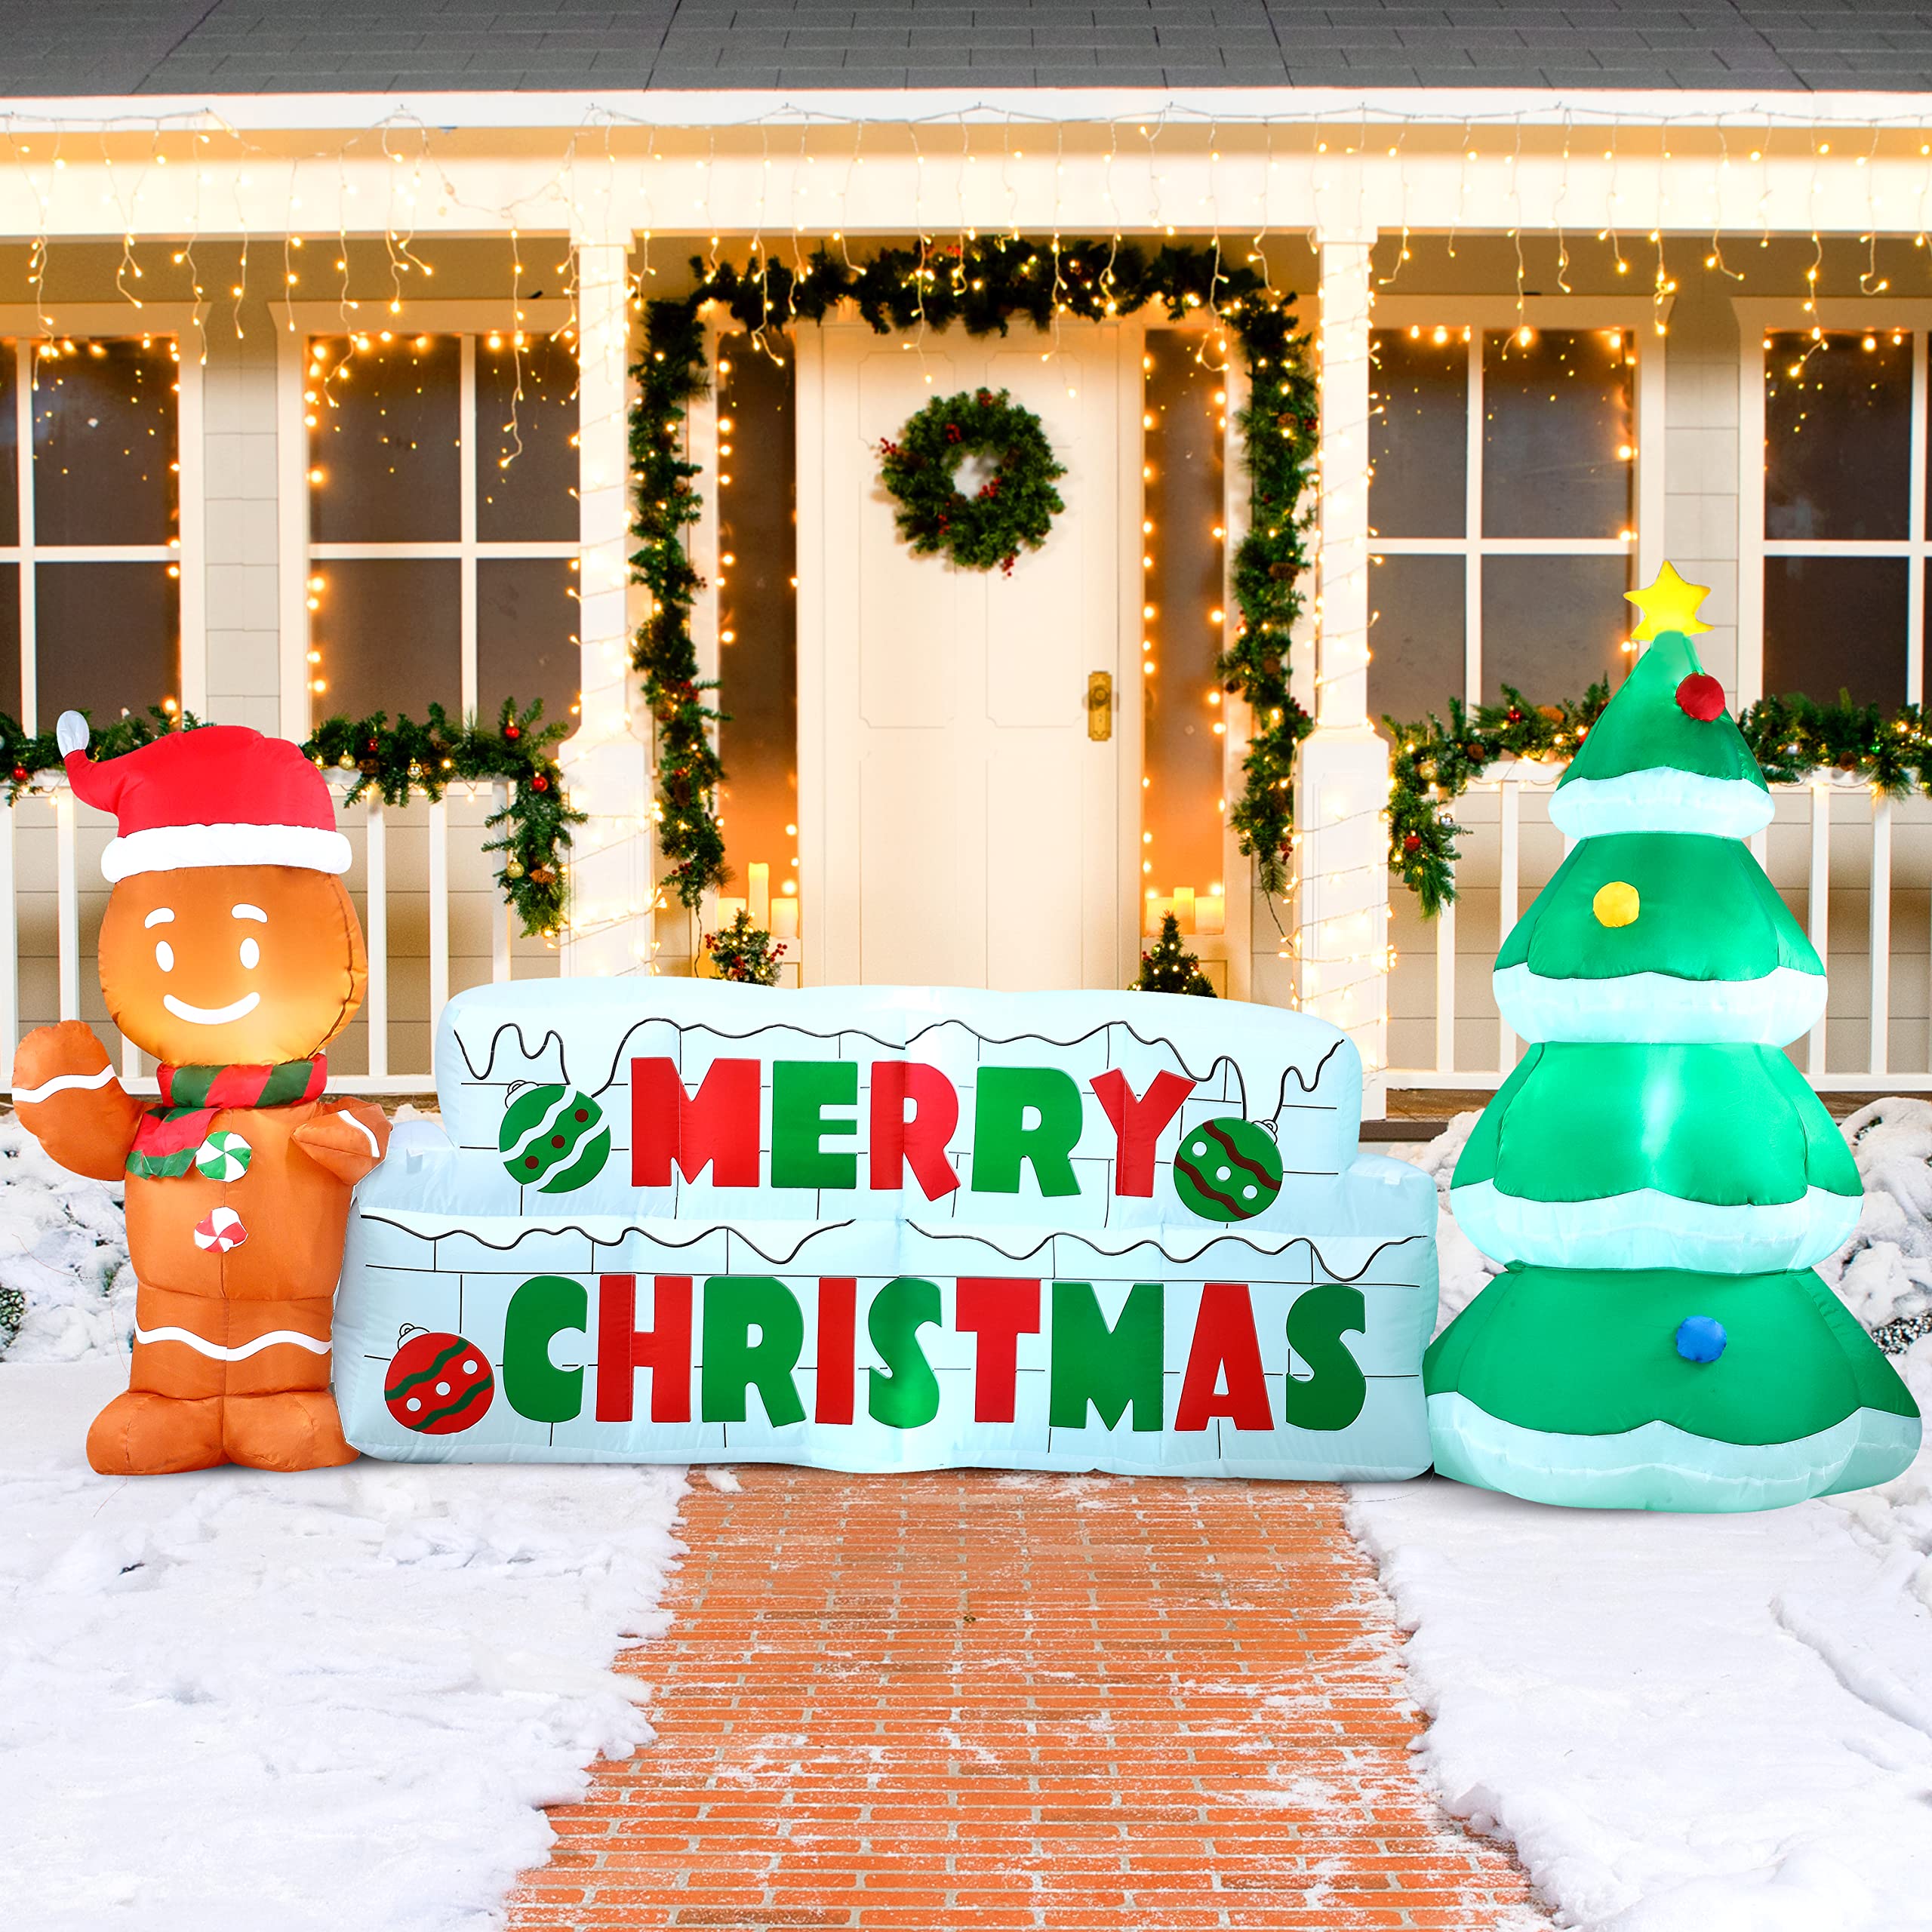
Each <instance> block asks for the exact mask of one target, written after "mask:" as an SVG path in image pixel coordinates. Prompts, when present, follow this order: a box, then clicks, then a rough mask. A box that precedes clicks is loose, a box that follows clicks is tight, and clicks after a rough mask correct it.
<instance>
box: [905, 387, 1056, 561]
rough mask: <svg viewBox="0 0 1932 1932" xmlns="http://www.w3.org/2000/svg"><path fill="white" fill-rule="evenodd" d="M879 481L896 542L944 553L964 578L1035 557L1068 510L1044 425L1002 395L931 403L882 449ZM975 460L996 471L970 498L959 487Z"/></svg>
mask: <svg viewBox="0 0 1932 1932" xmlns="http://www.w3.org/2000/svg"><path fill="white" fill-rule="evenodd" d="M878 453H879V459H880V461H879V476H880V480H881V481H882V482H883V483H884V485H885V487H886V490H887V491H888V494H890V495H891V497H892V500H893V501H894V503H897V505H898V508H897V510H896V511H895V512H894V518H895V520H896V521H897V523H898V525H899V534H900V536H902V537H904V538H905V539H906V542H907V543H909V544H910V545H911V546H912V549H913V550H914V551H915V552H916V553H918V555H921V556H930V555H932V554H933V552H935V551H943V552H945V554H946V555H947V556H949V557H950V558H952V561H954V562H955V564H957V565H959V566H960V568H961V569H962V570H975V571H989V570H991V569H992V567H993V566H994V565H995V564H997V565H998V566H999V567H1000V568H1001V570H1003V571H1008V572H1009V573H1010V572H1011V570H1012V568H1013V566H1014V562H1015V561H1017V558H1018V557H1019V555H1020V545H1021V544H1023V543H1024V544H1025V545H1026V546H1027V547H1028V548H1029V549H1034V550H1037V549H1038V548H1039V547H1040V546H1041V544H1042V543H1044V542H1045V541H1046V538H1047V532H1048V529H1050V528H1051V526H1052V524H1053V520H1054V518H1055V517H1057V515H1059V514H1060V512H1061V511H1062V510H1063V509H1066V504H1065V503H1062V502H1061V500H1060V492H1059V491H1057V490H1056V489H1055V488H1054V479H1055V478H1057V477H1061V476H1064V475H1066V466H1065V464H1063V463H1057V462H1056V461H1055V460H1054V451H1053V445H1051V443H1049V442H1048V441H1047V432H1046V431H1045V430H1044V429H1043V428H1042V427H1041V424H1040V419H1039V418H1038V417H1037V416H1035V414H1033V412H1032V411H1031V410H1030V409H1023V408H1021V407H1020V405H1019V404H1018V403H1017V402H1015V401H1014V400H1013V398H1012V397H1011V395H1009V394H1008V392H1007V391H1006V390H1004V389H1000V390H998V391H995V390H992V389H975V390H974V391H972V392H971V393H970V394H969V393H968V392H967V391H965V390H964V389H962V390H961V391H960V392H959V393H958V395H948V396H940V397H939V398H936V399H935V400H934V401H931V402H929V403H928V404H927V405H926V406H925V408H923V409H922V410H921V411H919V413H918V414H917V415H916V416H915V417H913V418H912V420H911V421H909V423H907V424H906V426H905V428H904V429H902V430H900V432H899V441H897V442H896V443H895V442H894V441H892V439H891V438H890V437H887V438H884V439H883V440H882V441H881V442H880V444H879V446H878ZM969 456H983V457H988V458H989V459H991V460H992V462H993V463H994V464H995V469H994V470H993V473H992V475H990V476H989V477H988V478H986V481H985V482H983V484H981V485H980V487H979V488H978V489H977V491H974V494H972V495H971V496H970V497H969V496H968V495H966V494H964V492H963V491H961V489H960V488H959V486H958V484H957V483H956V482H955V481H954V480H953V479H954V475H955V472H956V471H957V470H958V467H959V466H960V464H961V462H962V461H963V460H964V459H965V458H966V457H969Z"/></svg>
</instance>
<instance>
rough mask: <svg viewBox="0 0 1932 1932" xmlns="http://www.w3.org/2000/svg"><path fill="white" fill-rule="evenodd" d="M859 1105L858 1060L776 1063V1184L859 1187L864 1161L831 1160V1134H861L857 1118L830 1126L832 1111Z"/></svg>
mask: <svg viewBox="0 0 1932 1932" xmlns="http://www.w3.org/2000/svg"><path fill="white" fill-rule="evenodd" d="M858 1104H859V1063H858V1062H857V1060H774V1061H773V1062H772V1063H771V1184H772V1186H774V1187H857V1186H858V1184H859V1157H858V1155H856V1154H828V1153H827V1152H826V1151H825V1149H823V1147H821V1146H820V1145H819V1143H820V1141H821V1140H823V1139H824V1137H826V1135H827V1134H855V1135H856V1134H857V1132H858V1131H859V1121H858V1117H857V1115H856V1114H855V1115H854V1116H853V1118H851V1119H850V1120H827V1119H826V1118H825V1110H826V1108H827V1107H856V1106H857V1105H858Z"/></svg>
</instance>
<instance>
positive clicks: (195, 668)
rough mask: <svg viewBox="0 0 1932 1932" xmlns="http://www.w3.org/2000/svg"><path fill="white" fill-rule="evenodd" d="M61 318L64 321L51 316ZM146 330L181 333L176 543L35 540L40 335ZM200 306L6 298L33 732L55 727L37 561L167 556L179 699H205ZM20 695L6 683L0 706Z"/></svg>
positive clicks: (2, 346)
mask: <svg viewBox="0 0 1932 1932" xmlns="http://www.w3.org/2000/svg"><path fill="white" fill-rule="evenodd" d="M56 323H57V324H58V325H59V326H58V327H54V326H51V325H53V324H56ZM143 337H148V338H151V339H152V340H156V341H171V342H173V343H174V345H175V347H176V349H177V356H178V359H177V361H176V363H175V365H174V366H175V369H176V371H177V375H176V388H175V395H174V445H175V447H174V464H175V472H174V488H175V502H176V505H177V512H176V518H175V531H174V541H173V542H172V543H37V542H36V541H35V533H34V499H33V461H34V448H33V373H34V372H33V349H34V346H35V344H36V343H43V342H69V341H72V342H109V341H115V342H132V341H138V340H141V339H142V338H143ZM197 342H198V338H197V336H196V332H195V311H194V309H193V308H192V306H189V304H187V303H170V302H163V303H147V304H146V305H145V306H142V307H140V308H138V309H137V308H134V307H132V306H130V305H129V304H128V303H120V302H75V303H61V304H60V305H59V309H58V312H57V313H55V314H51V315H49V314H44V313H43V312H42V311H40V310H39V309H36V308H35V306H33V305H32V303H0V355H11V356H12V357H13V358H14V411H15V416H14V423H15V430H16V435H15V445H16V448H15V451H14V456H15V461H16V463H17V469H16V472H15V475H16V477H17V481H18V484H19V494H20V528H19V531H18V533H17V534H18V541H17V542H15V543H0V568H4V567H5V566H6V565H14V567H15V568H17V570H18V571H19V574H20V575H19V581H20V691H19V692H18V694H17V702H18V711H17V715H18V717H19V718H20V723H21V724H22V725H23V728H25V729H26V731H29V732H33V731H45V730H48V729H51V728H52V725H53V722H54V721H53V720H52V719H51V718H41V717H40V716H39V715H38V713H39V701H38V700H39V693H38V684H39V675H40V669H39V665H38V663H37V661H36V657H35V648H36V645H37V642H38V626H37V623H36V621H35V620H36V606H35V586H34V567H35V565H38V564H44V563H45V564H60V563H69V564H91V563H92V564H99V563H163V564H172V565H175V566H176V567H177V570H178V571H179V575H178V577H177V580H176V598H177V601H176V626H177V661H176V685H177V689H176V693H175V696H176V698H177V702H178V703H180V706H181V709H183V711H188V712H195V713H196V714H197V715H199V714H201V713H203V712H205V711H206V710H207V709H208V635H207V629H208V626H207V603H206V592H207V582H206V573H207V565H208V553H207V547H206V545H205V541H204V537H205V531H206V528H207V509H206V506H207V491H206V487H205V485H206V477H205V463H204V451H203V437H204V423H203V418H202V362H201V356H200V353H199V351H198V346H197ZM11 709H14V703H13V701H12V700H10V698H9V697H8V694H5V693H0V710H11Z"/></svg>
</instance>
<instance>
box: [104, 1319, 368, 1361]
mask: <svg viewBox="0 0 1932 1932" xmlns="http://www.w3.org/2000/svg"><path fill="white" fill-rule="evenodd" d="M134 1340H136V1341H137V1342H182V1343H186V1345H187V1346H189V1348H191V1349H193V1350H194V1352H195V1354H197V1355H206V1356H207V1357H208V1359H209V1361H247V1360H248V1358H249V1357H250V1356H251V1355H260V1353H261V1352H262V1351H263V1349H272V1348H273V1347H275V1346H276V1344H277V1343H281V1342H288V1343H292V1344H293V1345H294V1346H295V1347H297V1348H298V1349H307V1350H308V1351H309V1353H310V1354H311V1355H327V1354H328V1352H329V1350H330V1349H331V1346H333V1345H332V1344H331V1343H328V1342H325V1341H318V1340H317V1339H316V1338H315V1337H314V1336H313V1335H305V1334H303V1333H302V1332H301V1331H300V1330H299V1329H295V1328H276V1329H272V1330H271V1331H269V1333H268V1334H266V1335H257V1337H255V1339H254V1340H253V1341H252V1342H243V1343H241V1344H240V1345H239V1346H237V1347H235V1348H232V1349H225V1348H223V1346H222V1345H221V1344H220V1343H219V1342H210V1341H205V1340H203V1339H202V1337H200V1336H199V1335H197V1334H195V1332H194V1331H192V1329H189V1328H143V1327H141V1326H140V1324H138V1323H137V1324H135V1328H134Z"/></svg>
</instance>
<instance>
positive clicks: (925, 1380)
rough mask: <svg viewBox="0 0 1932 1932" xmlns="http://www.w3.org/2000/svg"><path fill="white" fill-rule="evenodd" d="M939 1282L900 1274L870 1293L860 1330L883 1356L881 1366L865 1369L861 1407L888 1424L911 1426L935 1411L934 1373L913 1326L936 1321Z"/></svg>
mask: <svg viewBox="0 0 1932 1932" xmlns="http://www.w3.org/2000/svg"><path fill="white" fill-rule="evenodd" d="M939 1318H940V1313H939V1287H938V1284H937V1283H936V1282H933V1281H921V1280H920V1279H919V1278H918V1276H917V1275H899V1276H898V1277H897V1278H895V1279H894V1280H892V1281H888V1282H887V1283H886V1284H885V1286H884V1287H882V1288H881V1289H880V1290H879V1291H878V1294H875V1296H873V1297H872V1308H871V1310H870V1312H869V1313H868V1314H867V1315H866V1334H869V1336H871V1337H872V1346H873V1347H874V1348H875V1349H878V1352H879V1353H880V1354H881V1355H883V1356H884V1358H885V1367H884V1369H883V1370H880V1369H876V1368H873V1369H868V1370H867V1371H866V1377H867V1383H866V1408H867V1409H868V1410H869V1411H870V1413H871V1415H872V1420H874V1421H875V1422H882V1423H884V1424H885V1425H886V1426H887V1427H888V1428H889V1429H917V1428H918V1426H920V1424H921V1423H928V1422H931V1420H932V1419H933V1417H934V1416H936V1415H937V1414H939V1377H937V1376H936V1375H935V1374H934V1373H933V1367H932V1364H931V1362H929V1361H927V1359H926V1352H925V1350H924V1349H922V1348H921V1347H920V1346H919V1331H920V1330H921V1328H923V1327H924V1326H925V1325H926V1324H927V1323H928V1322H929V1321H930V1322H934V1323H937V1321H938V1320H939Z"/></svg>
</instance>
